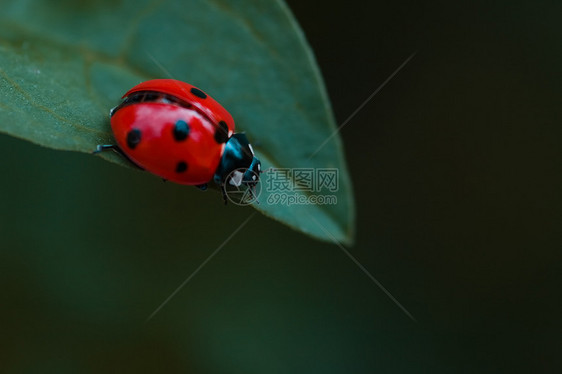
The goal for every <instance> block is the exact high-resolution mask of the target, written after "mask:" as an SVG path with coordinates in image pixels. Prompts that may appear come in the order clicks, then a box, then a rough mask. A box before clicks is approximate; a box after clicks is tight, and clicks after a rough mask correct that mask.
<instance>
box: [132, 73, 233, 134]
mask: <svg viewBox="0 0 562 374" xmlns="http://www.w3.org/2000/svg"><path fill="white" fill-rule="evenodd" d="M141 91H147V92H150V91H152V92H160V93H164V94H168V95H170V96H173V97H176V98H178V99H180V100H183V101H184V102H186V103H190V104H192V105H193V106H194V107H196V108H197V110H198V111H200V112H201V113H203V114H204V115H206V116H207V117H209V119H210V120H211V121H212V122H213V123H215V124H217V123H219V122H220V121H224V122H226V124H227V125H228V129H229V134H228V135H229V136H230V135H232V133H233V132H234V120H233V119H232V116H231V115H230V113H228V111H227V110H226V109H224V108H223V106H222V105H220V104H219V103H218V102H217V101H216V100H214V99H213V98H212V97H211V96H209V95H207V94H206V93H204V92H203V91H201V90H200V89H198V88H197V87H195V86H193V85H191V84H189V83H185V82H182V81H178V80H176V79H152V80H149V81H146V82H142V83H140V84H137V85H136V86H135V87H133V88H131V89H130V90H129V91H127V93H126V94H125V95H123V97H122V98H125V97H128V96H130V95H131V94H133V93H136V92H141Z"/></svg>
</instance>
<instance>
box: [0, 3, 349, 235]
mask: <svg viewBox="0 0 562 374" xmlns="http://www.w3.org/2000/svg"><path fill="white" fill-rule="evenodd" d="M0 24H1V27H0V131H2V132H5V133H8V134H11V135H13V136H16V137H20V138H23V139H27V140H29V141H32V142H34V143H37V144H40V145H43V146H47V147H51V148H56V149H61V150H73V151H81V152H91V151H92V150H93V149H95V146H96V145H97V144H107V143H109V144H111V143H113V138H112V134H111V130H110V126H109V119H108V113H109V109H110V108H112V107H114V106H115V105H116V104H117V103H118V102H119V100H120V97H121V95H122V94H123V93H124V92H126V91H127V89H129V88H130V87H132V86H133V85H135V84H137V83H139V82H141V81H143V80H147V79H152V78H170V77H171V78H175V79H179V80H183V81H186V82H189V83H192V84H194V85H196V86H198V87H201V88H203V89H204V90H205V91H207V92H208V93H209V94H210V95H211V96H213V97H214V98H215V99H217V100H218V101H219V102H221V103H222V104H223V105H224V106H225V107H226V108H227V109H228V110H229V111H230V112H231V114H232V115H233V117H234V119H235V121H236V124H237V131H245V132H246V133H247V134H248V137H249V138H250V140H251V141H252V143H253V144H254V148H255V150H256V153H257V155H258V157H260V158H261V159H262V160H263V166H264V169H270V170H271V168H277V169H278V168H314V169H319V168H335V169H337V170H338V172H339V176H338V182H339V185H338V186H337V191H330V195H331V196H332V195H333V196H334V197H335V198H336V200H337V203H334V201H330V203H328V204H316V203H312V204H304V203H305V202H306V203H310V196H312V195H314V194H321V191H319V192H306V191H305V192H299V196H302V197H303V199H305V200H306V201H304V200H300V202H299V204H294V205H292V206H288V205H287V204H283V203H279V202H278V203H272V202H274V201H273V200H272V199H271V198H270V196H271V194H274V193H276V191H268V190H271V188H268V187H271V185H272V182H271V181H268V180H267V178H268V173H265V175H264V177H263V179H262V183H261V184H262V191H263V192H262V195H261V196H260V202H261V203H260V204H259V205H257V206H256V208H257V209H259V210H261V211H262V212H263V213H265V214H266V215H268V216H270V217H273V218H275V219H278V220H280V221H281V222H284V223H286V224H287V225H289V226H291V227H293V228H296V229H298V230H301V231H303V232H306V233H308V234H310V235H312V236H314V237H317V238H320V239H323V240H333V239H336V240H339V241H342V242H345V243H351V242H352V240H353V234H354V233H353V227H354V205H353V204H354V203H353V197H352V189H351V183H350V179H349V175H348V171H347V168H346V165H345V160H344V156H343V150H342V144H341V140H340V138H339V136H337V135H336V136H333V137H332V138H330V136H331V135H332V134H333V133H334V132H335V131H336V126H335V122H334V118H333V115H332V112H331V107H330V104H329V100H328V97H327V95H326V90H325V88H324V85H323V82H322V78H321V75H320V73H319V70H318V67H317V65H316V62H315V60H314V56H313V54H312V52H311V50H310V48H309V47H308V45H307V43H306V40H305V38H304V36H303V34H302V32H301V30H300V29H299V27H298V25H297V23H296V21H295V19H294V18H293V16H292V15H291V13H290V11H289V9H288V8H287V6H286V5H285V4H284V3H283V2H282V1H272V0H269V1H266V0H262V1H249V0H247V1H195V0H193V1H179V0H177V1H147V0H135V1H133V0H124V1H109V0H92V1H80V2H79V1H74V0H66V1H56V2H53V1H48V0H36V1H21V0H3V1H2V13H1V15H0ZM328 138H330V141H329V142H327V143H326V144H325V145H324V146H323V147H322V148H321V149H320V150H319V151H318V152H317V153H315V152H316V151H317V150H318V148H319V146H320V145H322V144H323V143H324V141H325V140H326V139H328ZM311 156H312V157H311ZM103 157H105V158H108V159H110V160H111V161H114V162H118V163H120V164H122V165H124V166H128V165H127V164H126V162H124V161H123V160H119V159H118V158H116V157H115V156H114V155H104V156H103ZM272 175H273V174H271V175H269V176H270V177H271V176H272ZM291 186H293V187H294V186H295V185H294V184H291ZM277 192H279V191H277ZM285 192H286V191H285ZM291 193H292V194H293V193H294V194H296V192H295V191H291ZM275 196H277V195H275ZM268 200H269V202H268Z"/></svg>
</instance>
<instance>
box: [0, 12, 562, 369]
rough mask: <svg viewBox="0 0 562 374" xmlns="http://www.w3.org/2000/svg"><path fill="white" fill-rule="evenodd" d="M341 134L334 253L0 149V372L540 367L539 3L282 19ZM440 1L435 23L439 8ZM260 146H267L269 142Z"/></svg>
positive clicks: (161, 194)
mask: <svg viewBox="0 0 562 374" xmlns="http://www.w3.org/2000/svg"><path fill="white" fill-rule="evenodd" d="M289 3H290V5H291V7H292V9H293V10H294V12H295V15H296V17H297V19H298V20H299V22H300V23H301V25H302V27H303V29H304V31H305V32H306V34H307V37H308V39H309V41H310V43H311V45H312V47H313V49H314V51H315V53H316V56H317V58H318V62H319V65H320V67H321V69H322V71H323V74H324V77H325V79H326V84H327V87H328V90H329V93H330V97H331V99H332V102H333V105H334V110H335V113H336V117H337V119H338V121H339V122H340V123H341V122H343V121H344V120H345V119H346V118H347V117H348V116H349V115H350V114H351V113H352V112H353V111H354V110H355V109H356V108H357V107H358V106H359V105H360V104H361V103H362V102H363V101H364V100H365V99H366V98H367V97H368V96H369V95H370V94H371V93H372V92H373V91H374V90H375V89H376V88H377V87H378V86H379V85H380V84H381V83H382V82H383V81H384V80H385V79H386V78H387V77H388V76H389V75H390V74H391V73H392V72H393V71H394V70H395V69H396V68H397V67H398V66H399V65H400V64H401V63H402V62H403V61H404V60H405V59H406V58H407V57H408V56H409V55H410V54H411V53H412V52H414V51H418V54H417V55H416V57H415V58H414V59H413V60H412V61H411V62H410V63H409V64H408V65H407V66H406V67H405V68H404V69H403V71H401V72H400V73H399V74H398V75H397V76H396V77H395V79H393V80H392V81H391V82H390V83H389V84H388V85H387V86H386V87H385V88H384V89H383V90H382V91H381V92H380V93H379V94H378V95H377V96H376V97H375V98H374V100H373V101H372V102H371V103H369V104H368V105H367V106H366V107H365V108H364V109H363V110H362V111H361V112H360V113H359V114H358V115H357V116H356V117H355V118H354V119H353V120H352V121H351V122H350V123H349V124H348V125H347V126H346V127H345V128H344V129H343V130H342V133H341V135H342V137H343V139H344V143H345V145H346V149H347V152H346V153H347V157H348V162H349V165H350V169H351V175H352V179H353V181H354V184H355V192H356V199H357V211H358V220H357V222H358V226H357V241H356V245H355V246H354V247H352V248H350V251H351V252H352V253H353V254H354V255H355V256H356V257H357V259H358V260H359V261H360V262H361V263H362V264H363V265H364V266H365V267H366V268H368V269H369V270H370V271H371V272H372V274H373V275H374V276H375V277H376V278H377V279H378V280H379V281H380V282H381V283H382V284H384V285H385V286H386V287H387V288H388V289H389V291H390V292H391V293H392V294H393V295H394V296H395V297H396V298H397V299H398V300H399V301H400V302H401V303H402V304H403V305H404V306H405V307H406V308H407V309H408V310H409V311H410V312H411V313H412V314H413V315H414V316H415V317H416V319H417V321H418V322H417V323H414V322H412V321H411V320H409V319H408V318H407V317H406V316H405V315H404V314H403V313H402V312H401V311H400V309H399V308H398V307H397V306H395V305H394V304H393V303H392V302H391V301H390V300H389V299H388V298H387V297H386V296H385V295H384V294H383V293H382V292H381V291H380V290H379V289H378V288H377V287H376V286H375V285H374V284H373V283H372V282H371V281H370V280H369V279H368V278H367V277H366V276H365V275H364V274H363V273H361V271H360V270H359V269H358V268H357V267H356V266H355V265H354V264H353V263H352V262H351V261H350V260H349V259H348V258H347V257H346V256H345V255H344V253H343V252H342V251H341V250H340V249H339V248H338V247H336V246H334V245H330V244H325V243H321V242H317V241H314V240H312V239H309V238H307V237H305V236H303V235H301V234H298V233H296V232H293V231H291V230H290V229H288V228H286V227H285V226H283V225H281V224H278V223H276V222H274V221H271V220H269V219H267V218H264V217H262V216H260V215H256V216H255V217H253V218H252V220H251V221H250V223H249V224H248V225H247V226H246V227H245V228H244V229H243V230H242V231H241V232H240V233H239V234H238V235H236V236H235V237H234V238H233V239H232V240H231V241H230V242H229V243H228V244H227V245H226V246H225V247H224V248H223V250H222V251H221V252H220V253H219V254H218V255H217V256H216V257H215V258H214V259H213V260H212V261H211V262H209V263H208V264H207V266H206V267H205V268H203V270H202V271H201V272H200V273H199V274H198V275H197V276H196V277H195V278H194V279H193V280H192V281H191V282H190V283H189V284H188V285H187V286H186V287H185V288H184V289H183V290H182V291H181V292H180V293H179V294H178V295H176V297H175V298H174V299H172V301H170V303H169V304H167V305H166V306H165V307H164V308H163V309H162V310H161V312H160V313H159V314H157V315H156V317H155V318H154V319H153V320H151V321H150V322H149V323H148V324H144V320H145V319H146V317H147V316H148V315H149V314H150V313H152V312H153V311H154V309H155V308H156V307H157V306H158V305H159V304H160V303H161V302H162V301H163V300H164V299H165V298H166V297H167V296H168V295H169V294H170V293H171V292H172V291H173V290H174V289H175V288H176V287H177V286H178V285H179V284H180V283H181V282H182V281H183V280H184V279H185V278H186V277H187V276H188V275H189V274H190V273H191V272H192V271H193V270H195V269H196V268H197V267H198V266H199V264H200V263H201V262H203V261H204V260H205V258H207V256H208V255H209V254H210V253H211V252H212V251H213V250H214V249H215V248H217V247H218V246H219V245H220V244H221V243H222V242H223V241H224V240H225V239H226V238H227V237H228V236H229V235H230V233H232V232H233V231H234V230H235V229H236V228H237V227H238V225H239V223H240V222H241V221H242V220H244V219H245V218H246V217H248V215H250V214H251V213H252V212H253V211H252V210H251V209H249V208H248V209H244V208H239V207H235V206H228V207H226V208H223V207H222V206H221V204H220V197H219V196H218V195H217V194H214V193H201V192H199V191H196V190H195V189H191V188H185V187H182V186H177V185H173V184H170V183H162V182H161V181H160V180H159V179H157V178H154V177H152V176H150V175H148V174H145V173H140V172H135V171H133V170H128V169H124V168H120V167H118V166H115V165H112V164H109V163H107V162H104V161H102V160H100V159H96V158H94V157H92V156H88V155H85V154H78V153H67V152H57V151H52V150H48V149H44V148H41V147H38V146H35V145H32V144H30V143H26V142H23V141H20V140H15V139H12V138H10V137H7V136H1V137H0V159H1V160H2V161H1V162H0V174H1V175H2V178H3V180H2V184H1V185H2V194H1V197H0V199H1V201H0V203H1V209H2V214H1V215H0V235H1V237H2V251H1V252H0V256H1V257H0V284H1V291H0V292H1V293H0V300H2V301H1V305H2V307H1V309H0V313H1V314H0V321H1V322H0V326H1V332H0V336H1V341H0V344H1V347H0V366H2V368H3V369H4V370H2V371H6V372H26V373H27V372H29V373H36V372H57V373H65V372H69V373H77V372H79V373H89V372H92V373H94V372H104V373H105V372H187V371H190V372H197V373H376V372H384V373H418V372H428V373H434V372H443V373H452V372H466V373H474V372H479V373H486V372H489V373H498V372H506V373H507V372H509V373H513V372H557V371H558V370H560V369H561V362H560V351H561V344H560V340H561V334H562V326H561V322H560V315H561V307H560V305H561V304H562V300H561V292H560V291H561V288H560V271H561V266H560V264H561V261H560V260H561V258H560V247H561V246H560V244H561V240H560V239H561V238H560V224H561V220H560V183H559V181H558V176H559V175H560V172H561V170H560V139H561V131H560V125H561V119H562V116H561V114H562V113H561V98H562V95H561V93H562V92H561V91H562V90H561V87H562V48H561V45H562V26H561V24H560V22H559V15H560V14H562V6H561V4H560V3H558V2H540V3H538V2H517V3H513V2H492V3H484V2H481V3H480V2H471V4H470V5H466V6H459V5H458V4H456V3H455V2H442V3H439V2H432V3H424V4H422V3H421V2H401V3H388V2H386V3H382V2H381V3H379V2H376V3H372V4H370V5H369V6H366V5H365V2H362V1H347V2H345V3H342V2H336V1H328V2H326V1H323V2H316V1H307V2H302V1H290V2H289ZM453 4H455V5H453ZM280 130H282V129H280Z"/></svg>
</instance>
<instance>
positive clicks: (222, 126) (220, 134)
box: [215, 121, 228, 144]
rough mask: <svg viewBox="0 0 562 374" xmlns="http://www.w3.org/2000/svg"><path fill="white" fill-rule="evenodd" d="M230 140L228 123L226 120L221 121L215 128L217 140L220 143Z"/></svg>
mask: <svg viewBox="0 0 562 374" xmlns="http://www.w3.org/2000/svg"><path fill="white" fill-rule="evenodd" d="M227 140H228V125H227V124H226V122H224V121H220V122H219V125H218V126H217V128H216V129H215V141H216V142H217V143H219V144H222V143H226V141H227Z"/></svg>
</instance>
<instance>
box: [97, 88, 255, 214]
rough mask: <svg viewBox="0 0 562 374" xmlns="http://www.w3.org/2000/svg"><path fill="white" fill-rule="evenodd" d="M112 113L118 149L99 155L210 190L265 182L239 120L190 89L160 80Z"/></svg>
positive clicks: (128, 97) (125, 97)
mask: <svg viewBox="0 0 562 374" xmlns="http://www.w3.org/2000/svg"><path fill="white" fill-rule="evenodd" d="M122 99H123V101H122V102H121V104H119V105H118V106H117V107H115V108H113V109H111V111H110V118H111V129H112V131H113V135H114V137H115V140H116V142H117V144H115V145H98V146H97V148H96V150H95V151H94V153H98V152H101V151H105V150H113V151H116V152H118V153H119V154H121V155H122V156H124V157H125V158H126V159H127V160H129V161H130V162H132V163H133V164H134V165H136V166H138V167H139V168H141V169H143V170H147V171H149V172H151V173H153V174H155V175H158V176H159V177H161V178H163V179H164V180H169V181H171V182H175V183H179V184H185V185H193V186H196V187H198V188H200V189H202V190H205V189H207V186H208V183H209V182H210V181H211V180H212V181H214V182H215V183H216V184H218V185H220V187H221V191H222V194H223V198H224V201H225V204H226V188H225V184H227V183H228V184H230V185H233V186H237V187H238V186H240V185H241V184H245V185H246V186H248V187H249V189H250V191H251V192H252V191H253V190H254V188H255V186H256V185H257V183H258V182H259V176H260V173H261V163H260V160H259V159H258V158H257V157H256V156H255V155H254V151H253V149H252V146H251V145H250V143H249V142H248V139H247V138H246V135H245V134H243V133H234V120H233V119H232V116H231V115H230V113H228V112H227V111H226V109H224V108H223V107H222V106H221V105H220V104H219V103H218V102H216V101H215V100H214V99H213V98H211V97H210V96H209V95H207V94H206V93H205V92H203V91H201V90H200V89H199V88H197V87H194V86H192V85H190V84H188V83H185V82H181V81H178V80H175V79H154V80H149V81H146V82H143V83H140V84H138V85H136V86H135V87H133V88H131V89H130V90H129V91H128V92H127V93H125V95H123V97H122Z"/></svg>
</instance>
